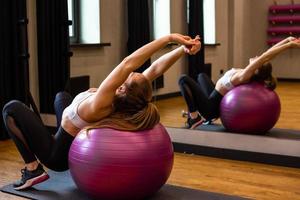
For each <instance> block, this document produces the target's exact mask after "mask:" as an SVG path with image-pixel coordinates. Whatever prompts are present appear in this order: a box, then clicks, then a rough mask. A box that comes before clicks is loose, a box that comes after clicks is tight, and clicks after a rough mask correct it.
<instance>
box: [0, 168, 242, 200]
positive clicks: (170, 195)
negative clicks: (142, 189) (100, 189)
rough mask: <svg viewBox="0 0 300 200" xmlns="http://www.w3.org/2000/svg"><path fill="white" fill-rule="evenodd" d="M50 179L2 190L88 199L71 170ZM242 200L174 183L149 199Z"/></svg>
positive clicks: (44, 198) (50, 199) (48, 199)
mask: <svg viewBox="0 0 300 200" xmlns="http://www.w3.org/2000/svg"><path fill="white" fill-rule="evenodd" d="M48 173H49V175H50V179H49V180H47V181H45V182H43V183H40V184H38V185H36V186H34V188H31V189H28V190H26V191H16V190H14V189H13V187H12V185H11V184H10V185H6V186H4V187H2V188H1V189H0V190H1V191H2V192H5V193H9V194H13V195H17V196H21V197H25V198H29V199H38V200H61V199H72V200H88V199H89V198H87V197H86V195H85V194H83V193H82V192H80V191H79V190H78V189H77V187H76V186H75V183H74V182H73V180H72V178H71V176H70V173H69V171H66V172H53V171H49V172H48ZM199 199H201V200H242V199H245V198H242V197H237V196H230V195H224V194H219V193H212V192H206V191H201V190H194V189H189V188H184V187H178V186H173V185H165V186H163V187H162V189H161V190H160V191H159V192H158V193H156V194H155V195H154V196H153V197H151V198H150V199H149V200H199Z"/></svg>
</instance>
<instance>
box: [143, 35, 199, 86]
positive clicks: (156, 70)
mask: <svg viewBox="0 0 300 200" xmlns="http://www.w3.org/2000/svg"><path fill="white" fill-rule="evenodd" d="M199 39H200V38H199V36H196V38H195V39H194V41H195V44H194V45H193V46H192V47H191V48H190V49H188V48H187V47H185V46H184V45H182V46H180V47H178V48H176V49H174V50H173V51H171V52H169V53H167V54H165V55H163V56H161V57H160V58H159V59H157V60H156V61H154V62H153V63H152V65H151V66H150V67H149V68H148V69H146V70H145V71H144V72H143V75H144V76H145V77H146V78H147V79H148V80H149V81H153V80H155V79H156V78H157V77H159V76H161V75H162V74H164V73H165V72H166V71H167V70H168V69H169V68H170V67H171V66H172V65H173V64H174V63H175V62H176V61H177V60H178V59H179V58H181V57H182V56H183V55H185V53H188V54H190V55H194V54H196V53H197V52H198V51H199V50H200V49H201V43H200V41H199Z"/></svg>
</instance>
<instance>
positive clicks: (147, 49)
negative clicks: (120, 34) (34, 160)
mask: <svg viewBox="0 0 300 200" xmlns="http://www.w3.org/2000/svg"><path fill="white" fill-rule="evenodd" d="M169 42H176V43H179V44H183V45H193V44H194V42H193V41H190V37H188V36H183V35H180V34H171V35H168V36H165V37H162V38H160V39H157V40H154V41H152V42H150V43H148V44H146V45H145V46H143V47H141V48H139V49H138V50H136V51H135V52H133V53H132V54H131V55H129V56H127V57H126V58H125V59H124V60H123V61H122V62H121V63H120V64H119V65H118V66H117V67H116V68H115V69H114V70H113V71H112V72H111V73H110V74H109V75H108V76H107V78H106V79H105V80H104V81H103V82H102V83H101V84H100V86H99V88H98V89H97V91H96V94H95V95H94V96H92V97H91V98H88V99H87V100H85V101H84V102H82V103H81V104H80V106H79V108H78V114H79V115H80V116H81V117H82V118H83V119H84V120H86V121H95V120H99V118H102V117H101V113H103V112H108V111H107V110H110V109H111V105H112V102H113V100H114V96H115V93H116V90H117V89H118V88H119V87H120V86H121V85H122V84H123V83H124V82H125V81H126V79H127V78H128V76H129V74H130V73H131V72H133V71H135V70H136V69H138V68H139V67H140V66H141V65H142V64H143V63H144V62H145V61H146V60H148V59H149V58H150V57H151V56H152V55H153V54H154V53H155V52H157V51H158V50H160V49H161V48H163V47H164V46H166V45H167V44H168V43H169ZM105 114H106V113H105ZM105 114H104V115H105Z"/></svg>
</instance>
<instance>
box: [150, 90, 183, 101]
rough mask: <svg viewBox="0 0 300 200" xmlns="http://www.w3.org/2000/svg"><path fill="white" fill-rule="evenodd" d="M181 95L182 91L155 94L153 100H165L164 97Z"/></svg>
mask: <svg viewBox="0 0 300 200" xmlns="http://www.w3.org/2000/svg"><path fill="white" fill-rule="evenodd" d="M179 96H181V93H180V92H172V93H167V94H160V95H155V96H153V97H152V100H163V99H168V98H172V97H179Z"/></svg>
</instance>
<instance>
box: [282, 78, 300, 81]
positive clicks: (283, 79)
mask: <svg viewBox="0 0 300 200" xmlns="http://www.w3.org/2000/svg"><path fill="white" fill-rule="evenodd" d="M277 80H278V81H279V82H300V78H277Z"/></svg>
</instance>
